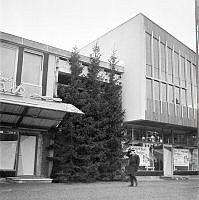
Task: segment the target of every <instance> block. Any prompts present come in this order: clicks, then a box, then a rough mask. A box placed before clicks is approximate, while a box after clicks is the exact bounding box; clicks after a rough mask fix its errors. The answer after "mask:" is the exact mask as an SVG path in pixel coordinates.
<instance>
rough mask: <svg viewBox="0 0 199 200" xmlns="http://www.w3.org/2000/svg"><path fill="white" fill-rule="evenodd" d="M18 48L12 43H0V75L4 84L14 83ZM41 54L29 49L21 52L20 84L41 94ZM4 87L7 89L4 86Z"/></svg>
mask: <svg viewBox="0 0 199 200" xmlns="http://www.w3.org/2000/svg"><path fill="white" fill-rule="evenodd" d="M17 62H18V48H17V47H15V46H12V45H7V44H1V45H0V76H1V78H2V79H4V82H5V83H4V84H5V86H7V85H12V86H13V85H15V84H16V75H17ZM42 63H43V55H42V54H39V53H35V52H33V51H30V50H24V52H23V64H22V72H21V84H22V85H23V87H24V88H25V91H26V92H28V91H29V90H30V88H31V89H32V88H34V91H33V92H34V93H37V94H38V93H39V94H41V80H42ZM6 89H8V88H7V87H6Z"/></svg>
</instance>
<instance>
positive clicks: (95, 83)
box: [52, 44, 124, 182]
mask: <svg viewBox="0 0 199 200" xmlns="http://www.w3.org/2000/svg"><path fill="white" fill-rule="evenodd" d="M100 57H101V55H100V49H99V46H98V45H97V44H96V45H95V46H94V47H93V52H92V53H91V54H90V63H89V65H88V74H87V77H81V76H80V74H81V73H82V66H81V62H80V56H79V53H78V51H77V49H76V48H74V49H73V51H72V53H71V57H70V59H69V62H70V65H71V75H70V77H69V78H68V79H69V81H68V82H69V84H68V86H63V85H61V86H60V87H59V88H58V94H59V97H60V98H62V99H63V102H65V103H71V104H73V105H75V106H76V107H77V108H79V109H80V110H82V111H83V112H84V115H78V114H72V113H67V114H66V116H65V118H64V120H63V123H62V125H61V130H62V131H61V133H59V134H56V137H55V145H54V152H55V155H54V166H53V173H52V177H53V178H59V177H62V179H63V178H66V179H67V181H87V182H88V181H95V180H98V179H101V180H104V179H106V180H113V179H114V177H115V175H116V174H117V172H118V171H119V170H120V156H121V130H122V122H123V114H124V113H123V111H122V107H121V86H120V85H119V84H118V78H116V75H117V72H116V69H115V67H116V64H117V57H116V56H115V54H114V53H113V55H112V56H111V57H110V59H109V64H110V69H109V71H108V74H109V83H106V82H104V80H103V79H102V77H101V76H100V75H99V74H100V71H101V70H102V69H101V68H100Z"/></svg>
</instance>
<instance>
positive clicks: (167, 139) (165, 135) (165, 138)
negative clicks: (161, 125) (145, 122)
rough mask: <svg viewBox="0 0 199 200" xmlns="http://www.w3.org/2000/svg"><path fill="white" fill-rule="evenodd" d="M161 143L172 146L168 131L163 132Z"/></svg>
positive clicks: (169, 131)
mask: <svg viewBox="0 0 199 200" xmlns="http://www.w3.org/2000/svg"><path fill="white" fill-rule="evenodd" d="M163 143H164V144H172V134H171V130H170V129H164V130H163Z"/></svg>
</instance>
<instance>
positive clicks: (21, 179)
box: [6, 176, 52, 183]
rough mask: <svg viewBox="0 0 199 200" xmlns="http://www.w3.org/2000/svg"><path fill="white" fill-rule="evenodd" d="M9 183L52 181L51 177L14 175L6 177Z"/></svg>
mask: <svg viewBox="0 0 199 200" xmlns="http://www.w3.org/2000/svg"><path fill="white" fill-rule="evenodd" d="M6 181H7V182H9V183H52V179H51V178H45V177H38V176H16V177H6Z"/></svg>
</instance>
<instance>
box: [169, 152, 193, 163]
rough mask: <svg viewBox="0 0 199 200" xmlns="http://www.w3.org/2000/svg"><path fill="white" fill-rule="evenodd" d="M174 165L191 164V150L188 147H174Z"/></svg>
mask: <svg viewBox="0 0 199 200" xmlns="http://www.w3.org/2000/svg"><path fill="white" fill-rule="evenodd" d="M173 157H174V165H175V166H189V160H190V152H189V150H188V149H173Z"/></svg>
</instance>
